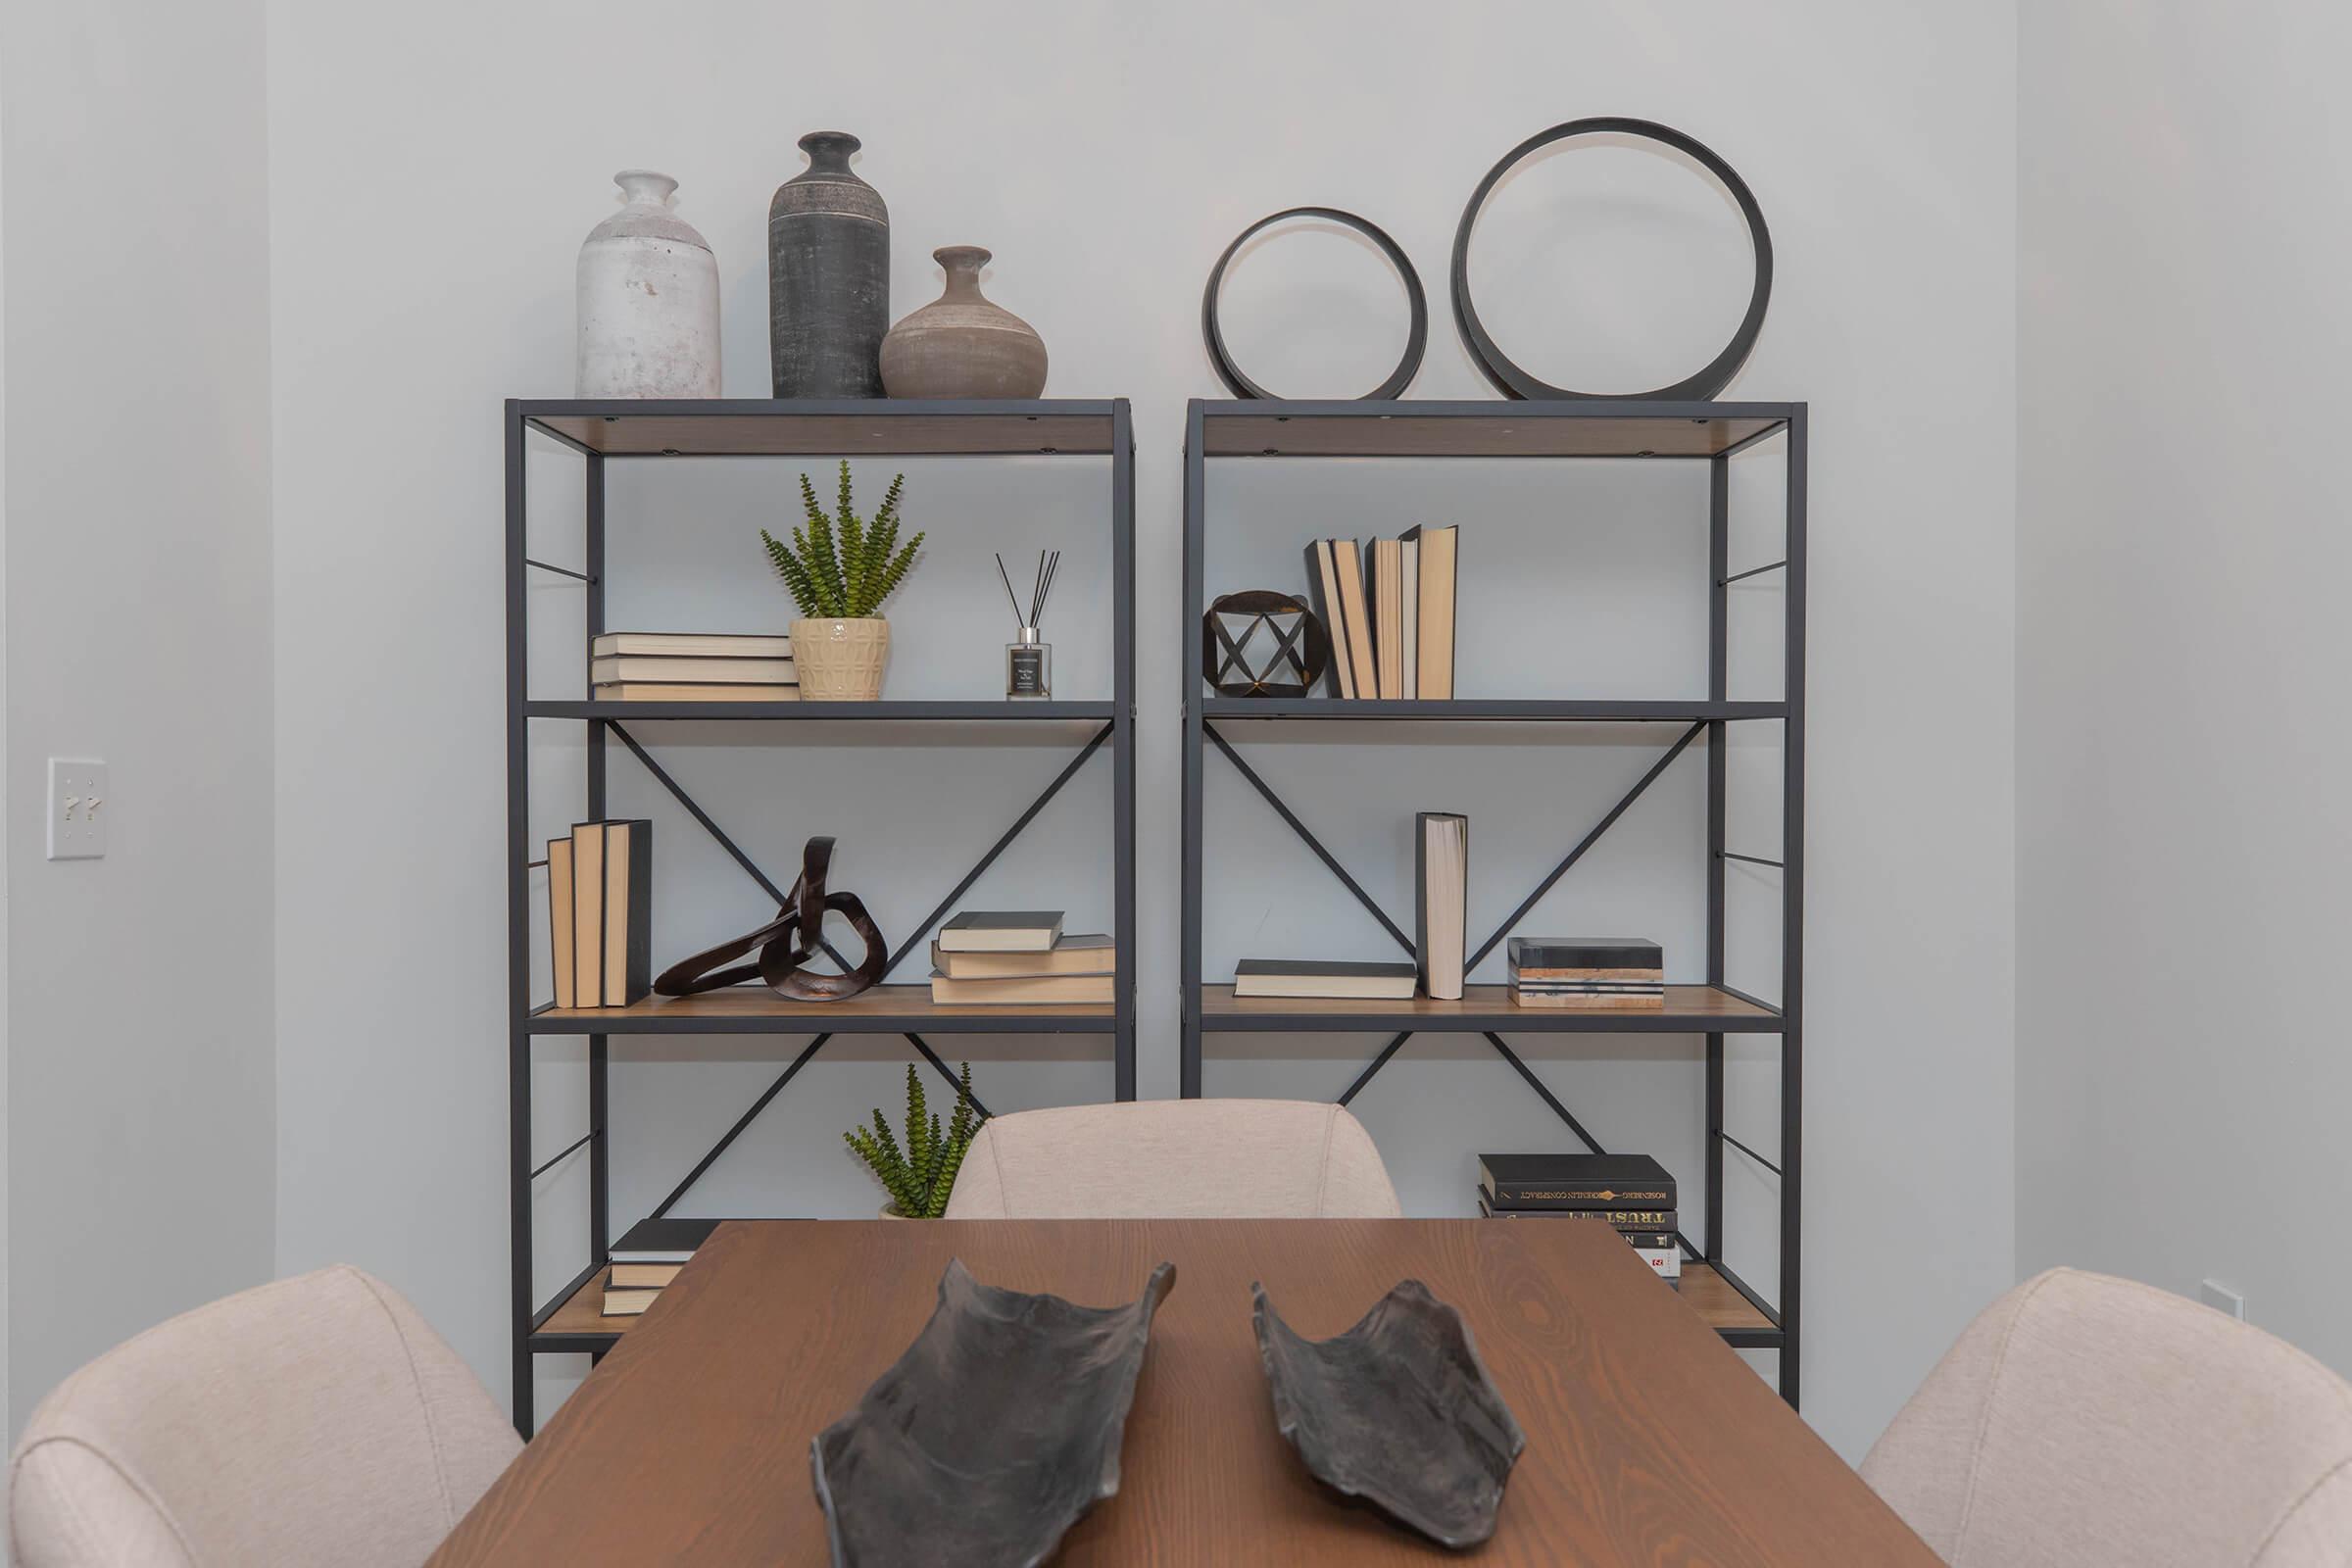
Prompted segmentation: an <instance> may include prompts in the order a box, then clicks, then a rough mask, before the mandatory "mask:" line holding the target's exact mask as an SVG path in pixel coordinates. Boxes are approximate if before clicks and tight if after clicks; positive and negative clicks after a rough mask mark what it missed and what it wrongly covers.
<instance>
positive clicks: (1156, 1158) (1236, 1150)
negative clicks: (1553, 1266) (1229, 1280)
mask: <svg viewBox="0 0 2352 1568" xmlns="http://www.w3.org/2000/svg"><path fill="white" fill-rule="evenodd" d="M1399 1212H1401V1211H1400V1210H1399V1209H1398V1208H1397V1190H1396V1189H1395V1188H1394V1187H1391V1186H1390V1185H1389V1172H1388V1167H1387V1166H1385V1165H1383V1164H1382V1163H1381V1162H1380V1151H1379V1150H1377V1149H1375V1148H1373V1147H1372V1138H1371V1135H1370V1134H1368V1133H1366V1132H1365V1131H1364V1128H1363V1123H1361V1122H1359V1121H1357V1120H1356V1119H1355V1118H1354V1117H1353V1116H1350V1115H1348V1112H1347V1111H1345V1110H1343V1109H1342V1108H1340V1107H1339V1106H1338V1105H1325V1104H1313V1103H1306V1102H1303V1101H1293V1100H1146V1101H1138V1102H1136V1103H1130V1104H1114V1105H1068V1106H1064V1107H1061V1108H1059V1109H1054V1110H1024V1111H1019V1112H1016V1113H1014V1114H1012V1115H1009V1116H999V1117H996V1118H995V1119H993V1120H992V1121H990V1122H989V1123H988V1124H987V1125H986V1126H984V1127H982V1128H981V1129H980V1136H978V1137H977V1138H975V1139H973V1140H972V1147H971V1148H970V1149H969V1150H968V1151H966V1152H965V1153H964V1156H963V1168H962V1170H961V1171H959V1172H958V1173H957V1174H956V1191H955V1193H954V1195H953V1196H952V1197H950V1198H949V1200H948V1215H947V1217H948V1218H950V1219H1209V1218H1214V1219H1242V1218H1250V1219H1269V1218H1272V1219H1280V1218H1316V1217H1322V1218H1333V1217H1342V1216H1346V1217H1360V1218H1371V1219H1394V1218H1396V1217H1397V1214H1398V1213H1399Z"/></svg>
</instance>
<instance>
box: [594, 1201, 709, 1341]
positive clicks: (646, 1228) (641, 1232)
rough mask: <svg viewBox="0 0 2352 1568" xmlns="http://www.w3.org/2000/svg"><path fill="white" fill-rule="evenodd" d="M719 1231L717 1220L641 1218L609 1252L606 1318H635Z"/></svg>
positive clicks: (606, 1275)
mask: <svg viewBox="0 0 2352 1568" xmlns="http://www.w3.org/2000/svg"><path fill="white" fill-rule="evenodd" d="M717 1228H718V1221H717V1220H714V1219H641V1220H639V1221H638V1222H637V1223H636V1224H634V1225H632V1226H630V1227H629V1229H628V1233H627V1234H626V1235H624V1236H622V1237H621V1239H620V1240H619V1241H617V1242H614V1243H613V1248H612V1250H611V1251H609V1252H607V1253H606V1261H607V1262H608V1263H610V1264H611V1265H612V1266H611V1267H610V1268H608V1269H607V1270H606V1271H605V1301H604V1308H603V1315H604V1316H606V1317H635V1316H637V1315H638V1314H639V1313H641V1312H643V1311H644V1310H645V1309H646V1308H647V1307H649V1306H651V1305H653V1304H654V1298H655V1297H657V1296H660V1295H661V1294H662V1287H663V1286H665V1285H667V1284H668V1283H669V1282H670V1281H671V1280H674V1279H676V1278H677V1277H678V1270H680V1269H682V1268H684V1267H685V1266H686V1262H687V1260H688V1259H689V1258H691V1257H693V1256H694V1250H695V1249H696V1248H698V1247H700V1246H702V1245H703V1244H704V1243H705V1242H707V1241H709V1240H710V1239H711V1232H712V1231H714V1230H716V1229H717Z"/></svg>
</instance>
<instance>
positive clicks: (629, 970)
mask: <svg viewBox="0 0 2352 1568" xmlns="http://www.w3.org/2000/svg"><path fill="white" fill-rule="evenodd" d="M653 905H654V824H653V823H652V822H651V821H650V820H648V819H646V818H644V817H635V818H630V819H627V820H623V821H617V822H607V823H606V824H605V903H604V913H605V959H604V964H603V969H604V977H605V991H604V1005H606V1006H608V1007H625V1006H627V1005H629V1004H631V1003H633V1002H637V1001H640V1000H641V999H643V998H645V997H647V996H650V995H652V993H653V989H654V909H653ZM590 1005H594V1003H593V1002H592V1003H591V1004H590Z"/></svg>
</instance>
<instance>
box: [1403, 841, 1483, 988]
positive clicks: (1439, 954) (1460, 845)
mask: <svg viewBox="0 0 2352 1568" xmlns="http://www.w3.org/2000/svg"><path fill="white" fill-rule="evenodd" d="M1469 892H1470V819H1469V818H1468V817H1466V816H1455V815H1453V814H1452V813H1450V812H1446V811H1423V812H1421V813H1420V814H1419V815H1418V816H1416V817H1415V818H1414V819H1413V953H1414V956H1415V958H1416V960H1417V963H1418V966H1419V968H1420V971H1421V984H1422V985H1423V987H1424V988H1426V989H1427V990H1428V992H1429V994H1430V996H1432V997H1433V998H1436V999H1437V1000H1438V1001H1441V1002H1459V1001H1460V1000H1461V996H1462V954H1463V940H1464V932H1463V925H1464V920H1465V905H1466V903H1467V901H1468V899H1469Z"/></svg>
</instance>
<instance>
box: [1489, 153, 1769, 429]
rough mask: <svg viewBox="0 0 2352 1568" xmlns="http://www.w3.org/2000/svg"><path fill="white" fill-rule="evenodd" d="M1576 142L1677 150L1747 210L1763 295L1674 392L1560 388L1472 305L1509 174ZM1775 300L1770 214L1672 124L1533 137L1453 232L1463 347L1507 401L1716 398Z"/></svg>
mask: <svg viewBox="0 0 2352 1568" xmlns="http://www.w3.org/2000/svg"><path fill="white" fill-rule="evenodd" d="M1571 136H1637V137H1640V138H1641V139H1642V140H1644V141H1654V142H1658V143H1660V144H1662V145H1664V146H1667V147H1671V148H1673V149H1674V150H1675V151H1676V152H1679V153H1682V154H1684V155H1686V156H1688V157H1689V158H1691V159H1692V160H1693V161H1695V162H1696V163H1697V164H1698V165H1699V167H1701V168H1702V169H1704V170H1706V172H1708V173H1710V174H1713V175H1714V176H1715V177H1716V179H1718V180H1719V181H1721V182H1722V184H1723V188H1724V189H1725V190H1727V191H1729V192H1731V196H1732V200H1733V201H1734V202H1736V203H1738V204H1739V207H1740V216H1741V217H1742V218H1744V219H1746V220H1747V237H1748V239H1749V241H1750V242H1751V243H1752V244H1753V245H1754V247H1755V252H1756V286H1755V291H1754V292H1753V293H1752V294H1750V295H1749V296H1748V301H1747V315H1746V316H1744V317H1742V318H1741V319H1740V327H1739V330H1738V331H1736V332H1734V333H1733V334H1732V341H1731V342H1730V343H1729V344H1728V345H1726V346H1725V348H1724V351H1723V352H1722V353H1721V354H1718V355H1716V356H1715V358H1714V359H1712V360H1710V361H1709V362H1708V363H1707V365H1706V367H1705V368H1703V369H1701V370H1700V371H1699V372H1698V373H1697V374H1695V375H1692V376H1689V377H1686V378H1685V379H1683V380H1680V381H1677V382H1675V383H1674V384H1673V385H1672V386H1662V387H1660V388H1658V389H1657V390H1656V391H1655V392H1635V393H1625V394H1620V393H1614V392H1572V391H1570V390H1569V389H1568V388H1566V387H1564V386H1553V385H1552V384H1551V383H1549V382H1548V381H1541V380H1538V379H1537V378H1536V377H1535V376H1532V375H1530V374H1528V373H1527V372H1526V371H1525V370H1523V369H1521V368H1519V367H1518V366H1516V365H1514V364H1512V363H1511V360H1510V357H1509V356H1508V355H1506V354H1504V353H1503V352H1502V350H1501V349H1499V348H1497V347H1496V346H1495V339H1494V338H1493V337H1492V336H1490V335H1489V334H1488V332H1487V328H1486V325H1485V323H1484V322H1482V321H1480V320H1479V319H1478V307H1477V306H1476V305H1474V304H1472V303H1471V300H1470V230H1471V228H1472V227H1473V226H1474V225H1476V223H1477V222H1478V211H1479V209H1480V208H1481V207H1484V206H1485V205H1486V201H1487V197H1488V195H1489V193H1491V192H1492V191H1493V190H1494V189H1495V185H1496V184H1498V183H1499V182H1500V181H1501V179H1502V176H1503V175H1505V174H1507V173H1509V172H1511V170H1512V168H1513V167H1515V166H1516V165H1517V164H1519V163H1520V162H1521V161H1522V160H1524V159H1525V158H1526V157H1527V156H1528V155H1529V154H1531V153H1535V152H1539V151H1541V150H1542V149H1544V148H1545V147H1548V146H1550V145H1551V144H1552V143H1553V142H1555V141H1566V140H1567V139H1568V138H1569V137H1571ZM1771 299H1772V232H1771V230H1769V229H1767V228H1766V227H1765V226H1764V213H1763V210H1762V209H1761V208H1759V207H1757V206H1756V198H1755V194H1754V193H1753V192H1752V191H1750V190H1749V189H1748V188H1747V181H1745V180H1743V179H1741V178H1740V172H1739V171H1738V170H1736V169H1734V168H1733V167H1732V166H1731V165H1729V164H1727V163H1725V162H1724V161H1723V160H1722V159H1720V158H1718V157H1716V156H1715V154H1714V152H1713V151H1712V150H1711V149H1709V148H1708V147H1706V146H1705V145H1704V144H1702V143H1700V142H1698V141H1696V140H1694V139H1692V138H1691V137H1690V136H1686V135H1684V134H1683V133H1682V132H1681V131H1679V130H1676V129H1675V128H1674V127H1673V126H1671V125H1661V124H1659V123H1656V122H1655V121H1649V120H1627V119H1622V118H1619V117H1616V116H1607V115H1604V116H1599V117H1596V118H1594V119H1591V120H1571V121H1569V122H1568V123H1566V124H1564V125H1554V126H1552V127H1551V128H1550V129H1549V130H1546V131H1542V132H1539V133H1538V134H1536V135H1533V136H1530V137H1528V138H1527V140H1525V141H1523V142H1521V143H1520V144H1519V145H1518V146H1516V147H1514V148H1512V149H1511V150H1510V151H1509V152H1508V153H1506V154H1505V155H1504V156H1503V159H1502V162H1500V163H1498V164H1496V165H1495V167H1494V168H1493V169H1490V170H1488V171H1487V177H1486V178H1484V179H1482V180H1480V181H1479V182H1478V189H1476V190H1474V191H1472V192H1471V193H1470V205H1469V206H1467V207H1465V208H1463V209H1462V221H1461V223H1460V225H1459V226H1458V227H1456V228H1455V229H1454V231H1453V320H1454V324H1455V325H1456V326H1458V327H1460V328H1461V333H1462V341H1463V343H1465V344H1467V345H1468V346H1469V349H1470V355H1471V358H1473V359H1475V360H1477V361H1478V368H1480V369H1481V370H1483V371H1485V372H1486V377H1487V379H1488V380H1490V381H1492V382H1494V383H1495V387H1496V389H1497V390H1499V391H1500V392H1501V393H1502V394H1503V395H1504V396H1505V397H1512V398H1526V399H1533V400H1538V401H1541V400H1544V399H1562V398H1600V397H1618V396H1630V397H1634V398H1640V399H1647V400H1652V401H1656V402H1679V401H1683V400H1686V399H1701V400H1703V399H1706V398H1711V397H1713V396H1714V395H1715V394H1716V393H1718V392H1720V391H1722V390H1723V389H1724V388H1725V387H1726V386H1727V385H1729V384H1730V382H1731V379H1732V377H1733V376H1735V375H1738V374H1739V373H1740V367H1741V366H1742V365H1745V364H1746V363H1747V357H1748V355H1749V353H1750V352H1752V351H1753V350H1754V348H1755V346H1756V334H1757V333H1758V332H1759V331H1761V330H1762V329H1763V326H1764V307H1765V306H1766V305H1767V304H1769V303H1770V302H1771Z"/></svg>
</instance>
